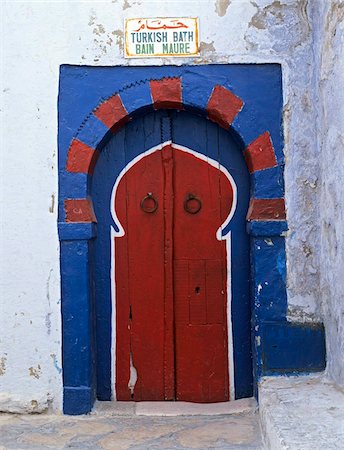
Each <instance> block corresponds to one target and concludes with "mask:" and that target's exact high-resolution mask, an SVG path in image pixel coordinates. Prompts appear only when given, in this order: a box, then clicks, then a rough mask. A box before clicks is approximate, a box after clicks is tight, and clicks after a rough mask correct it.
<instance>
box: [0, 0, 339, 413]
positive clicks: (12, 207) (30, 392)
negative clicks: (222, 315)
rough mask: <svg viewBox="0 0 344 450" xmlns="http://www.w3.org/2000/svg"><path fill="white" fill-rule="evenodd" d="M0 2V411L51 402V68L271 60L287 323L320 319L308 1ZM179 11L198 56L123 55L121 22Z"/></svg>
mask: <svg viewBox="0 0 344 450" xmlns="http://www.w3.org/2000/svg"><path fill="white" fill-rule="evenodd" d="M315 1H317V0H315ZM319 1H321V0H319ZM324 1H325V0H324ZM1 6H2V10H3V18H2V24H3V30H2V37H3V40H4V46H3V47H4V56H3V64H2V70H3V75H2V78H1V79H2V89H1V91H2V99H3V100H2V102H3V108H2V118H3V121H4V126H3V127H2V147H1V158H2V164H3V168H2V175H1V182H2V184H3V186H2V189H1V199H2V202H3V211H2V219H1V220H2V228H3V229H2V234H1V254H0V258H1V296H0V302H1V323H0V330H1V341H0V346H1V348H0V358H2V359H1V360H0V392H1V394H0V407H1V408H0V409H5V410H6V409H10V410H25V409H26V410H36V411H38V410H44V409H45V408H47V407H48V406H49V405H51V407H52V408H53V409H57V410H59V409H60V408H61V396H62V391H61V369H60V367H61V319H60V291H59V247H58V237H57V230H56V220H57V215H56V201H55V200H54V199H55V198H56V195H57V95H58V73H59V66H60V64H67V63H68V64H80V65H83V64H85V65H86V64H87V65H95V66H97V65H99V66H104V65H119V64H126V65H134V64H138V65H141V64H152V65H153V64H170V63H173V64H183V63H184V64H185V63H187V64H204V63H210V62H217V63H219V62H220V63H237V62H247V63H253V62H281V63H282V65H283V74H284V97H285V105H284V126H285V138H286V147H285V153H286V162H287V164H286V177H285V179H286V190H287V208H288V219H289V224H290V232H289V235H288V239H287V255H288V286H289V287H288V296H289V310H290V311H289V313H290V318H291V320H296V319H297V320H313V319H314V317H318V316H319V314H320V308H319V304H320V303H319V298H318V296H319V289H318V288H319V265H318V263H319V250H318V248H319V245H318V243H319V233H318V232H319V228H318V215H319V207H318V204H319V203H318V197H317V195H318V182H319V180H318V172H319V162H318V161H319V150H318V147H317V146H316V145H315V142H316V126H315V112H314V109H313V107H312V106H313V105H314V102H315V100H316V99H315V96H314V92H312V85H313V83H314V67H313V62H314V61H313V60H314V55H313V52H312V32H311V22H310V19H309V16H308V13H309V11H308V9H309V7H308V1H307V0H277V1H276V0H255V1H249V0H216V1H215V0H204V1H191V0H181V1H172V0H170V1H160V2H158V1H142V0H141V1H140V0H136V1H133V0H113V1H110V0H108V1H91V2H86V1H84V2H82V1H69V2H64V1H44V2H35V1H22V2H20V1H16V2H13V1H12V2H10V1H8V2H3V3H2V4H1ZM181 15H183V16H198V17H199V18H200V39H201V41H202V43H201V58H197V59H194V60H192V59H184V60H183V59H180V58H178V59H172V58H171V59H163V60H162V59H149V60H124V58H123V21H124V18H126V17H142V16H143V17H144V16H181ZM331 139H332V138H331ZM331 142H332V141H331ZM331 145H333V144H331ZM338 201H339V199H338Z"/></svg>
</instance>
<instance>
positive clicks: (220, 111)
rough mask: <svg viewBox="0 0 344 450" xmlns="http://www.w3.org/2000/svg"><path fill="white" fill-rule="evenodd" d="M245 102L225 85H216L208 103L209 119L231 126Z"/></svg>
mask: <svg viewBox="0 0 344 450" xmlns="http://www.w3.org/2000/svg"><path fill="white" fill-rule="evenodd" d="M243 105H244V102H243V101H242V100H241V99H240V98H239V97H237V96H236V95H234V94H233V93H232V92H231V91H229V90H228V89H226V88H224V87H223V86H215V88H214V90H213V92H212V94H211V96H210V99H209V101H208V105H207V112H208V116H209V119H210V120H212V121H213V122H216V123H218V124H219V125H220V126H221V127H222V128H226V129H227V128H229V126H230V125H231V123H232V122H233V120H234V119H235V117H236V115H237V114H238V112H239V111H241V109H242V107H243Z"/></svg>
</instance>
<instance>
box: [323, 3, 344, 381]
mask: <svg viewBox="0 0 344 450" xmlns="http://www.w3.org/2000/svg"><path fill="white" fill-rule="evenodd" d="M318 13H320V16H319V29H320V30H322V35H320V36H317V38H318V41H317V48H318V52H317V54H318V55H319V58H320V59H319V78H318V83H317V85H318V86H319V92H318V95H319V100H318V102H319V103H318V104H319V111H318V114H319V117H318V142H319V146H320V148H321V162H322V166H321V169H322V180H321V199H320V205H321V213H320V217H321V285H320V292H321V300H322V307H323V312H324V313H323V315H324V320H325V328H326V339H327V360H328V366H327V371H328V374H329V376H331V377H332V378H333V379H334V380H335V381H336V382H337V383H339V384H340V385H341V386H343V387H344V358H343V355H344V269H343V267H344V208H343V198H344V183H343V180H344V3H343V2H342V1H333V2H329V4H328V5H327V6H326V7H325V8H324V9H323V11H322V14H321V11H318Z"/></svg>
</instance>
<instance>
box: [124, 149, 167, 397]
mask: <svg viewBox="0 0 344 450" xmlns="http://www.w3.org/2000/svg"><path fill="white" fill-rule="evenodd" d="M149 192H152V193H154V197H155V198H156V199H157V201H158V209H157V210H156V211H155V212H153V213H146V212H144V211H143V210H142V208H141V207H140V204H141V201H142V199H144V198H145V197H146V196H147V193H149ZM163 198H164V174H163V164H162V159H161V153H160V152H155V153H153V154H151V155H150V156H149V157H145V158H143V159H141V160H140V161H139V162H138V163H136V164H135V165H134V166H133V167H132V168H130V169H129V170H128V172H127V173H126V174H125V176H123V178H122V179H121V181H120V183H119V185H118V189H117V194H116V199H115V210H116V212H117V216H118V220H119V222H120V223H121V225H122V227H123V229H124V233H125V234H124V236H123V237H120V238H115V255H116V263H115V267H116V273H115V280H116V311H117V314H116V323H117V353H116V354H117V358H116V380H117V385H116V388H117V398H118V400H129V399H130V398H131V395H132V394H133V393H134V392H133V391H131V390H130V389H128V381H129V376H128V375H129V374H130V357H131V359H132V364H133V365H134V367H135V369H136V371H137V374H138V375H139V376H138V378H137V382H136V384H135V395H134V397H133V398H134V399H135V400H142V399H144V400H161V399H164V371H163V369H164V328H165V324H164V314H165V309H164V306H165V305H164V297H165V275H164V239H163V236H164V234H163V233H164V227H165V223H164V213H163V212H164V205H163V203H162V201H163ZM146 203H147V204H145V206H146V207H147V208H150V207H151V204H150V203H151V201H150V200H149V199H147V201H146Z"/></svg>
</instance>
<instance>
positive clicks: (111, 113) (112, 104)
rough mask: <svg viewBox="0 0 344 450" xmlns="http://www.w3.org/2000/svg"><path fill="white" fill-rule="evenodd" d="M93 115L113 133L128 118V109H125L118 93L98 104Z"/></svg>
mask: <svg viewBox="0 0 344 450" xmlns="http://www.w3.org/2000/svg"><path fill="white" fill-rule="evenodd" d="M94 115H95V116H96V117H98V119H99V120H101V121H102V122H103V123H104V124H105V125H106V126H107V127H108V128H110V130H111V131H112V132H113V133H115V132H116V131H118V130H119V129H120V128H121V127H122V126H123V125H124V124H126V123H127V122H128V121H129V120H130V117H129V114H128V111H127V110H126V109H125V107H124V105H123V103H122V100H121V97H120V96H119V95H118V94H117V95H113V96H112V97H110V98H109V99H108V100H106V101H105V102H103V103H102V104H101V105H100V106H98V108H97V109H96V110H95V111H94Z"/></svg>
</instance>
